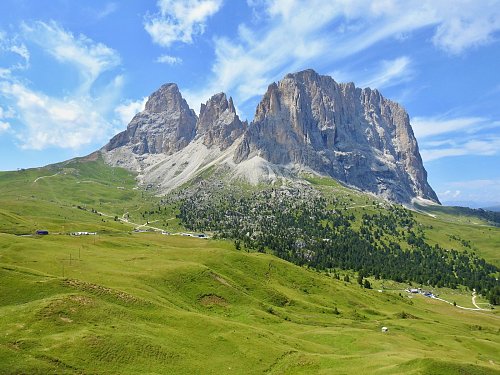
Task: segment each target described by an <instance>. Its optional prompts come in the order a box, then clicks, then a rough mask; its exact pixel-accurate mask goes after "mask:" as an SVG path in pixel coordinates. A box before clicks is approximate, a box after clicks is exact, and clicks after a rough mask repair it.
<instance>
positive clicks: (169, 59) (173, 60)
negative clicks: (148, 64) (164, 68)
mask: <svg viewBox="0 0 500 375" xmlns="http://www.w3.org/2000/svg"><path fill="white" fill-rule="evenodd" d="M155 62H157V63H161V64H167V65H176V64H180V63H182V59H181V58H180V57H176V56H170V55H161V56H159V57H158V58H157V59H156V60H155Z"/></svg>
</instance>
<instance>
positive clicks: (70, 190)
mask: <svg viewBox="0 0 500 375" xmlns="http://www.w3.org/2000/svg"><path fill="white" fill-rule="evenodd" d="M310 182H311V183H313V184H314V186H315V187H316V188H317V189H320V190H321V191H322V193H323V194H325V195H326V196H331V197H335V200H336V205H337V206H341V207H342V209H343V210H344V211H345V212H348V213H353V215H354V216H355V217H356V220H355V221H354V223H355V224H353V225H358V224H356V223H358V222H359V221H360V220H361V218H362V216H363V214H366V213H368V214H377V213H379V212H381V211H383V210H385V209H386V207H387V204H386V202H383V201H380V200H378V199H376V198H374V197H373V196H370V195H365V194H362V193H360V192H356V191H353V190H350V189H348V188H346V187H343V186H342V185H340V184H338V183H336V182H334V181H332V180H326V179H314V178H311V179H310ZM0 192H1V194H0V317H1V319H0V332H2V334H0V374H47V373H54V374H73V373H76V374H144V373H151V374H155V373H156V374H169V373H171V374H229V373H233V374H234V373H236V374H263V373H267V374H331V373H339V374H343V373H345V374H351V373H359V372H361V371H364V372H365V373H370V374H371V373H373V374H457V373H461V374H496V373H500V355H499V353H500V340H499V337H500V335H499V333H500V315H498V311H497V310H496V309H495V310H489V309H487V310H483V311H474V310H468V309H463V308H459V307H458V306H457V307H455V306H453V305H452V304H448V303H446V302H443V301H439V300H436V299H431V298H426V297H424V296H423V295H412V294H409V293H407V292H405V291H404V289H405V288H407V287H408V285H407V284H403V283H396V282H392V281H388V280H375V279H374V278H368V279H369V280H370V282H371V284H372V286H373V289H364V288H361V287H360V286H359V285H358V284H357V282H356V273H355V272H353V271H350V270H332V271H331V272H318V271H315V270H312V269H308V268H307V267H298V266H295V265H292V264H291V263H288V262H285V261H283V260H281V259H278V258H276V257H274V256H272V255H269V254H264V253H251V252H250V253H247V252H245V251H243V250H240V251H237V250H235V248H234V244H233V243H232V242H229V241H216V240H213V239H211V240H202V239H194V238H189V237H182V236H173V235H172V236H166V235H162V234H159V233H133V232H132V230H133V229H134V228H137V227H139V229H145V228H148V227H154V228H157V229H165V230H168V231H172V232H176V231H181V230H184V228H183V227H182V225H181V223H180V222H179V220H178V219H177V218H176V214H177V213H178V211H177V207H176V206H175V204H172V201H171V200H169V199H167V198H156V197H154V196H152V195H151V194H149V193H148V192H145V191H142V190H138V189H136V188H135V180H134V176H133V175H131V174H130V173H128V172H127V171H125V170H123V169H119V168H110V167H107V166H105V165H104V163H103V162H102V160H99V159H98V158H93V159H92V158H90V159H89V158H87V159H84V160H74V161H71V162H68V163H62V164H58V165H54V166H49V167H46V168H40V169H33V170H24V171H19V172H4V173H0ZM414 216H415V220H416V221H417V222H418V223H419V225H420V227H421V230H422V231H423V232H425V236H426V238H427V239H428V240H429V241H431V242H435V243H440V244H441V245H442V246H444V247H447V248H455V249H457V250H459V251H468V252H472V251H474V252H476V253H478V254H480V255H481V256H483V257H485V258H486V259H487V260H488V261H490V262H493V263H494V264H497V265H499V263H498V262H499V257H498V248H499V246H500V229H499V228H494V227H490V226H485V223H483V222H481V223H478V224H474V223H468V222H463V221H462V220H456V221H455V222H453V220H450V217H451V218H452V216H450V217H448V218H447V219H446V220H443V219H442V218H440V217H439V216H438V215H436V217H432V216H429V215H428V214H426V213H421V214H414ZM115 217H117V219H119V220H115ZM126 220H128V222H127V221H126ZM37 229H47V230H49V232H50V235H48V236H18V235H19V234H28V233H34V231H35V230H37ZM150 229H151V228H150ZM73 231H97V232H98V235H97V236H82V237H75V236H70V235H68V233H70V232H73ZM346 275H347V276H349V279H350V281H344V278H345V276H346ZM379 290H380V291H379ZM433 291H434V293H438V294H439V295H440V296H441V297H442V298H444V299H445V300H448V301H450V302H453V301H454V302H456V304H457V305H459V306H462V307H466V308H473V307H474V305H473V304H472V298H471V292H470V291H468V290H466V289H465V288H457V289H447V288H437V289H434V290H433ZM476 303H485V300H484V299H481V297H476ZM481 306H484V307H486V306H487V305H486V304H484V305H481ZM384 326H385V327H388V328H389V331H388V332H387V333H382V332H381V328H382V327H384Z"/></svg>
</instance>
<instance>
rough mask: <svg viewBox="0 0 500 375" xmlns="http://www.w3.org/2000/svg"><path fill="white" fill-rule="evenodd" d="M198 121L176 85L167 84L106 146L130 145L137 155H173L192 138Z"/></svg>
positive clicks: (111, 148) (154, 94)
mask: <svg viewBox="0 0 500 375" xmlns="http://www.w3.org/2000/svg"><path fill="white" fill-rule="evenodd" d="M197 120H198V118H197V116H196V113H195V112H194V111H193V110H192V109H191V108H189V106H188V104H187V102H186V100H185V99H184V98H183V97H182V96H181V93H180V92H179V89H178V87H177V85H176V84H175V83H168V84H166V85H163V86H162V87H160V89H159V90H158V91H156V92H154V93H153V94H152V95H151V96H150V97H149V99H148V101H147V102H146V107H145V110H144V111H142V112H140V113H138V114H137V115H135V116H134V118H133V119H132V121H131V122H130V124H129V125H128V126H127V129H126V130H125V131H123V132H121V133H119V134H118V135H116V136H115V137H113V138H112V139H111V140H110V141H109V143H108V144H107V145H106V146H105V147H104V149H105V150H106V151H111V150H113V149H116V148H118V147H122V146H129V147H130V148H131V151H132V152H133V153H134V154H138V155H142V154H162V153H163V154H171V153H173V152H176V151H179V150H181V149H183V148H184V147H186V146H187V145H188V144H189V142H191V141H192V140H193V138H194V136H195V131H196V122H197Z"/></svg>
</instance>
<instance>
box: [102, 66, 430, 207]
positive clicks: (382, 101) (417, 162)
mask: <svg viewBox="0 0 500 375" xmlns="http://www.w3.org/2000/svg"><path fill="white" fill-rule="evenodd" d="M193 141H194V142H193ZM232 145H234V146H235V147H234V151H231V153H230V154H228V153H227V152H226V150H228V149H229V148H230V146H232ZM184 148H186V153H187V154H188V155H184V154H183V153H182V152H178V151H180V150H183V149H184ZM115 149H118V150H121V151H119V152H118V151H116V152H114V150H115ZM103 151H104V152H108V154H107V155H108V160H111V161H110V162H111V163H114V164H117V163H118V161H119V159H120V158H121V157H122V156H123V155H125V154H126V155H128V156H126V157H127V158H128V160H135V161H134V162H133V163H132V162H131V163H129V165H134V166H136V167H134V168H138V170H139V171H141V170H143V169H144V168H146V169H145V170H149V168H153V166H152V164H151V163H153V164H154V163H162V165H163V164H164V165H169V166H171V167H172V166H176V165H177V164H179V165H182V166H183V167H182V169H179V170H178V171H177V172H175V171H172V170H169V169H165V170H164V169H162V168H163V167H160V166H158V168H156V167H154V169H155V174H154V176H155V177H154V178H155V181H157V180H158V179H160V180H162V181H164V184H166V186H170V185H171V184H173V182H171V181H177V180H178V181H184V182H185V181H187V180H186V179H187V178H189V176H191V174H195V173H196V171H197V170H199V168H202V166H203V165H208V164H210V163H223V164H224V165H225V166H226V167H229V168H234V169H235V170H237V171H239V172H238V173H240V175H242V176H245V175H251V178H252V181H254V180H255V181H257V180H259V181H260V177H258V176H261V175H262V176H261V177H262V179H263V180H265V179H266V178H268V179H269V178H271V179H272V178H276V176H280V175H282V176H284V175H286V176H291V175H295V176H300V172H301V171H304V170H306V171H313V172H315V173H319V174H322V175H327V176H331V177H333V178H335V179H337V180H339V181H341V182H343V183H345V184H347V185H352V186H355V187H357V188H360V189H362V190H365V191H370V192H373V193H375V194H377V195H379V196H382V197H385V198H388V199H391V200H393V201H398V202H410V201H411V200H412V198H415V197H422V198H426V199H430V200H434V201H436V202H438V199H437V196H436V194H435V193H434V191H433V190H432V188H431V187H430V186H429V184H428V183H427V173H426V171H425V169H424V167H423V163H422V159H421V157H420V154H419V150H418V145H417V141H416V139H415V136H414V134H413V131H412V129H411V125H410V121H409V117H408V114H407V113H406V111H405V110H404V108H403V107H402V106H400V105H399V104H397V103H395V102H393V101H391V100H388V99H386V98H384V97H383V96H382V95H381V94H380V92H379V91H377V90H372V89H370V88H364V89H361V88H357V87H356V86H355V85H354V84H353V83H337V82H335V80H334V79H333V78H332V77H329V76H323V75H319V74H318V73H316V72H315V71H314V70H311V69H308V70H304V71H301V72H297V73H292V74H287V75H286V76H285V77H284V78H283V79H282V80H280V81H279V82H275V83H272V84H271V85H269V87H268V89H267V92H266V93H265V94H264V96H263V98H262V100H261V101H260V103H259V104H258V106H257V108H256V112H255V118H254V120H253V121H252V123H251V124H250V125H248V124H247V123H246V122H242V121H241V120H240V118H239V116H238V114H237V113H236V108H235V106H234V103H233V100H232V98H229V99H228V98H227V96H226V94H224V93H218V94H216V95H214V96H212V97H211V98H210V99H209V100H208V101H207V102H206V103H205V104H202V105H201V108H200V116H199V118H198V117H197V116H196V114H195V113H194V111H193V110H191V109H190V108H189V106H188V105H187V103H186V101H185V100H184V99H183V98H182V95H181V94H180V92H179V89H178V87H177V85H175V84H173V83H169V84H166V85H163V86H162V87H160V88H159V89H158V90H157V91H156V92H154V93H153V94H152V95H151V96H150V97H149V99H148V102H147V104H146V108H145V110H144V111H143V112H141V113H139V114H137V115H136V116H135V117H134V119H133V120H132V121H131V122H130V124H129V125H128V127H127V130H125V131H124V132H122V133H120V134H118V135H117V136H115V137H114V138H113V139H111V141H110V142H109V143H108V145H106V146H105V147H104V148H103ZM112 151H113V152H112ZM111 152H112V153H111ZM151 154H164V155H165V157H164V161H165V163H163V162H162V161H161V160H162V158H161V157H160V158H158V157H154V158H151V159H146V157H145V156H147V155H151ZM195 154H196V156H197V157H196V158H193V157H192V156H194V155H195ZM142 155H145V156H144V157H143V156H142ZM171 155H172V157H170V156H171ZM136 156H137V157H136ZM139 156H140V157H139ZM142 160H150V162H148V163H145V162H144V163H143V162H142ZM167 161H168V162H167ZM141 163H142V164H141ZM191 163H196V165H195V164H192V165H191ZM118 164H119V163H118ZM141 165H142V166H141ZM187 166H189V167H187ZM249 166H250V168H254V169H252V170H251V171H250V170H249V169H248V168H249ZM258 166H264V167H262V168H260V167H258ZM165 168H166V167H165ZM176 168H177V167H176ZM179 168H180V167H179ZM259 168H260V169H259ZM284 171H285V172H284ZM160 172H161V173H160ZM247 172H248V173H247ZM144 173H146V172H144ZM283 173H284V174H283ZM256 176H257V177H256ZM270 176H271V177H270ZM272 176H274V177H272ZM148 178H149V177H148V176H147V174H145V175H144V179H145V180H148ZM151 178H152V177H151ZM148 181H149V180H148Z"/></svg>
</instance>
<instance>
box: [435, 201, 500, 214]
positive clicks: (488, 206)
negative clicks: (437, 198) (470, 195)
mask: <svg viewBox="0 0 500 375" xmlns="http://www.w3.org/2000/svg"><path fill="white" fill-rule="evenodd" d="M443 204H445V205H447V206H456V207H469V208H474V209H483V210H488V211H496V212H500V204H499V203H496V202H475V201H445V202H443Z"/></svg>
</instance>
